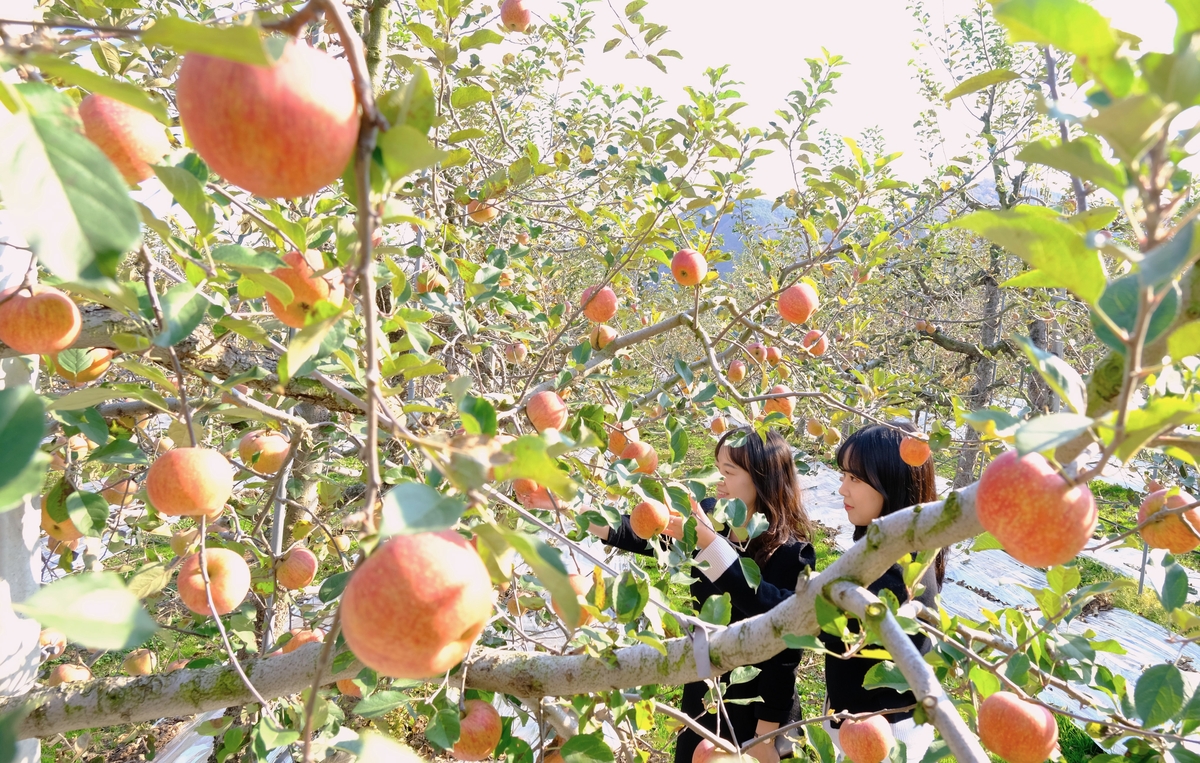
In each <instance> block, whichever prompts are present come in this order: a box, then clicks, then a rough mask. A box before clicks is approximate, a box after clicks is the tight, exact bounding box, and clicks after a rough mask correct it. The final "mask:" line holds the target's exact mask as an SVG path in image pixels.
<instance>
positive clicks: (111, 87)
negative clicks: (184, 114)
mask: <svg viewBox="0 0 1200 763" xmlns="http://www.w3.org/2000/svg"><path fill="white" fill-rule="evenodd" d="M27 60H28V61H29V63H32V64H33V65H34V66H36V67H37V68H39V69H41V70H42V71H43V72H45V73H46V74H49V75H51V76H54V77H58V78H59V79H61V80H64V81H65V82H69V83H70V84H72V85H78V86H79V87H81V88H83V89H84V90H87V91H88V92H91V93H99V94H100V95H105V96H108V97H109V98H112V99H113V100H116V101H120V102H121V103H126V104H129V105H130V106H132V107H134V108H135V109H141V110H142V111H144V112H146V113H147V114H150V115H151V116H153V117H154V118H155V119H157V120H158V121H159V122H162V123H163V124H164V125H166V124H170V123H171V117H170V116H169V115H168V114H167V107H166V106H164V105H163V104H162V103H161V102H159V101H156V100H154V99H153V98H151V97H150V96H149V95H147V94H146V91H145V90H142V89H141V88H140V87H137V86H136V85H131V84H129V83H128V82H122V81H121V80H117V79H112V78H111V77H105V76H102V75H100V74H97V73H95V72H93V71H89V70H88V69H85V68H83V67H82V66H76V65H75V64H73V63H70V62H69V61H65V60H63V59H61V58H59V57H58V56H54V55H50V54H47V53H39V54H35V55H32V56H29V57H28V59H27Z"/></svg>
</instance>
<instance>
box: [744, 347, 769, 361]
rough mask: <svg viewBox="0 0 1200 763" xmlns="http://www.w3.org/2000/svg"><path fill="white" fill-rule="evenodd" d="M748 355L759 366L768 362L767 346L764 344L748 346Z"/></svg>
mask: <svg viewBox="0 0 1200 763" xmlns="http://www.w3.org/2000/svg"><path fill="white" fill-rule="evenodd" d="M746 354H747V355H749V356H750V358H751V359H752V360H753V361H754V362H755V363H758V364H759V365H762V364H763V363H765V362H766V360H767V346H766V345H765V344H763V343H762V342H751V343H750V344H748V345H746Z"/></svg>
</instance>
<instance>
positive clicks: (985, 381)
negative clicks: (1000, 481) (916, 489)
mask: <svg viewBox="0 0 1200 763" xmlns="http://www.w3.org/2000/svg"><path fill="white" fill-rule="evenodd" d="M989 253H990V255H991V257H990V259H989V262H988V270H987V272H986V273H984V274H983V277H982V279H981V282H982V286H983V315H982V318H983V323H981V324H980V328H979V344H980V346H981V347H987V346H988V345H991V344H994V343H995V342H996V341H997V340H998V339H999V338H1000V311H1001V309H1002V307H1003V305H1002V301H1003V297H1002V294H1001V293H1000V281H999V279H998V276H999V274H1000V264H1001V263H1002V262H1003V257H1004V250H1003V249H1001V248H1000V247H998V246H996V245H994V244H993V245H991V246H990V247H989ZM995 376H996V361H995V359H994V358H991V357H987V356H984V358H983V359H982V360H980V361H979V362H978V363H976V364H975V383H974V384H972V385H971V391H970V392H969V393H967V399H966V400H965V401H964V402H965V403H966V405H967V407H968V408H969V409H971V410H977V409H979V408H982V407H984V406H986V405H987V404H988V403H989V402H991V398H992V392H991V387H992V382H993V381H994V380H995ZM966 440H967V441H966V442H965V443H964V444H963V447H962V450H961V451H960V452H959V454H958V468H957V469H956V470H955V473H954V487H962V486H963V485H969V484H970V483H971V482H973V481H974V480H975V459H976V457H977V456H978V455H979V435H978V434H977V433H976V432H975V430H974V429H968V432H967V437H966Z"/></svg>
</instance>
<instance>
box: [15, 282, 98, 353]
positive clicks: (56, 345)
mask: <svg viewBox="0 0 1200 763" xmlns="http://www.w3.org/2000/svg"><path fill="white" fill-rule="evenodd" d="M31 291H32V294H31V293H30V291H27V290H25V289H20V288H18V287H13V288H11V289H5V290H4V291H3V292H0V342H4V343H5V344H7V345H8V346H9V347H11V348H13V349H14V350H16V351H17V352H19V353H21V354H22V355H50V354H53V353H56V352H59V351H60V350H65V349H67V348H68V347H70V346H71V343H72V342H74V341H75V339H76V338H77V337H78V336H79V329H80V328H81V327H82V325H83V324H82V319H81V318H80V315H79V308H78V307H76V306H75V303H74V302H72V301H71V298H70V297H68V296H67V295H66V294H64V293H63V292H61V291H59V290H58V289H55V288H52V287H50V286H39V285H37V284H34V286H33V287H32V289H31Z"/></svg>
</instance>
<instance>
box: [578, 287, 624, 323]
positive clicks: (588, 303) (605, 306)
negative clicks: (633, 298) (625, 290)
mask: <svg viewBox="0 0 1200 763" xmlns="http://www.w3.org/2000/svg"><path fill="white" fill-rule="evenodd" d="M580 304H582V305H583V314H584V315H586V316H587V318H588V320H590V321H591V322H592V323H604V322H605V321H607V320H610V319H611V318H612V317H613V316H614V315H616V314H617V293H616V292H614V291H613V290H612V287H610V286H605V287H604V288H603V289H600V290H598V291H597V288H596V287H595V286H589V287H588V288H586V289H584V290H583V299H582V300H581V302H580Z"/></svg>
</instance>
